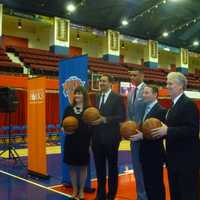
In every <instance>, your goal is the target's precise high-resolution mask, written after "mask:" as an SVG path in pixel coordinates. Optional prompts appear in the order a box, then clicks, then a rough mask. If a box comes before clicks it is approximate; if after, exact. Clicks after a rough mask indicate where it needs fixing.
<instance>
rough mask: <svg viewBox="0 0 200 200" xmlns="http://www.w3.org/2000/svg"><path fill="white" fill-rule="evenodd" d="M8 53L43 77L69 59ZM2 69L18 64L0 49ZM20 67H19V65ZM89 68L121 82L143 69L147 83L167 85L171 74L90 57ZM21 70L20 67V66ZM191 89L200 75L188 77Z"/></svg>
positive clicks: (33, 52) (54, 72)
mask: <svg viewBox="0 0 200 200" xmlns="http://www.w3.org/2000/svg"><path fill="white" fill-rule="evenodd" d="M7 50H8V51H11V52H14V53H15V54H16V55H17V56H18V57H19V58H20V60H21V61H22V62H23V63H24V64H25V65H26V67H28V68H30V69H31V73H32V74H42V75H51V76H57V75H58V66H57V65H58V62H59V61H60V60H61V59H64V58H68V57H67V56H63V55H57V54H54V53H53V52H50V51H47V50H40V49H34V48H19V47H14V46H9V47H7ZM0 61H1V62H0V67H1V66H4V67H5V65H6V66H7V67H11V68H13V67H14V66H15V68H16V64H15V63H12V62H10V61H9V58H8V57H7V55H6V54H5V51H4V50H3V49H0ZM17 66H18V65H17ZM88 67H89V70H90V72H95V73H100V74H101V73H103V74H111V75H112V76H113V77H114V78H116V79H119V80H124V81H127V80H129V74H128V69H130V68H134V69H138V68H143V69H144V75H145V77H144V79H145V82H147V83H153V84H160V85H165V84H166V76H167V74H168V73H169V72H170V70H168V69H164V68H156V69H150V68H147V67H144V66H142V65H139V64H132V63H121V64H119V63H111V62H108V61H105V60H103V59H100V58H93V57H89V63H88ZM18 68H19V66H18ZM187 78H188V86H189V88H195V89H197V88H199V85H200V76H199V74H197V73H196V74H195V73H189V74H188V75H187Z"/></svg>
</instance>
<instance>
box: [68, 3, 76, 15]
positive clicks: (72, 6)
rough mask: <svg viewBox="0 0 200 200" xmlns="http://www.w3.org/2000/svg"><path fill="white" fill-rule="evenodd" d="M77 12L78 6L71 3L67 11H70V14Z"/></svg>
mask: <svg viewBox="0 0 200 200" xmlns="http://www.w3.org/2000/svg"><path fill="white" fill-rule="evenodd" d="M75 10H76V6H75V5H74V4H73V3H69V4H68V5H67V11H69V12H71V13H72V12H74V11H75Z"/></svg>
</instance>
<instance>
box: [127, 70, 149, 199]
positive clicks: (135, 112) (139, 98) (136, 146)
mask: <svg viewBox="0 0 200 200" xmlns="http://www.w3.org/2000/svg"><path fill="white" fill-rule="evenodd" d="M129 73H130V79H131V82H132V84H133V85H134V86H135V87H133V88H132V89H131V90H130V92H129V94H128V112H127V113H128V119H129V120H134V121H135V122H136V123H137V125H138V126H139V125H140V124H141V123H142V117H143V114H144V112H145V107H146V103H145V101H144V99H143V90H144V87H145V83H144V81H143V80H144V71H143V69H131V70H129ZM140 143H141V141H135V142H133V141H132V142H131V155H132V162H133V169H134V175H135V180H136V191H137V200H147V199H148V198H147V195H146V192H145V186H144V181H143V174H142V167H141V163H140V157H139V152H140V151H139V150H140Z"/></svg>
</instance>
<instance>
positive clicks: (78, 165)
mask: <svg viewBox="0 0 200 200" xmlns="http://www.w3.org/2000/svg"><path fill="white" fill-rule="evenodd" d="M87 107H88V94H87V91H86V89H85V88H84V87H82V86H79V87H77V88H76V89H75V91H74V101H73V103H72V105H70V106H67V107H66V108H65V111H64V116H63V119H64V118H65V117H67V116H74V117H76V118H77V119H78V121H79V127H78V129H76V130H75V132H73V133H69V132H68V133H67V132H66V137H65V143H64V162H65V163H67V164H68V166H69V175H70V178H71V183H72V187H73V194H72V199H76V197H78V198H79V199H84V186H85V181H86V178H87V167H88V162H89V146H90V136H91V134H90V133H91V131H90V128H89V126H88V125H87V124H85V123H84V122H83V121H82V114H83V112H84V110H85V109H86V108H87ZM78 169H79V173H80V176H79V178H80V179H79V180H78ZM78 181H79V183H78ZM78 185H79V192H78Z"/></svg>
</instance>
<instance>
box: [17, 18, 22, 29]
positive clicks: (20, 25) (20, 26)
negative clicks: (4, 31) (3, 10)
mask: <svg viewBox="0 0 200 200" xmlns="http://www.w3.org/2000/svg"><path fill="white" fill-rule="evenodd" d="M17 28H18V29H22V22H21V20H19V21H18V23H17Z"/></svg>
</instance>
